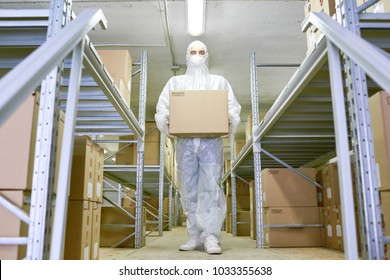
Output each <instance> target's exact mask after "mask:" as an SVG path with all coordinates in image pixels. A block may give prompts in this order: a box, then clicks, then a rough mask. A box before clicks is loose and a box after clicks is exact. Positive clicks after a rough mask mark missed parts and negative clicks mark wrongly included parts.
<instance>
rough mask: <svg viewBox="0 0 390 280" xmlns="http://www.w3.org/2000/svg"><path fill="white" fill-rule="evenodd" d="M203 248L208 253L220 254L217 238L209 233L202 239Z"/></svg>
mask: <svg viewBox="0 0 390 280" xmlns="http://www.w3.org/2000/svg"><path fill="white" fill-rule="evenodd" d="M204 250H205V251H206V253H207V254H209V255H220V254H222V249H221V247H219V245H218V239H217V238H216V237H215V236H213V235H211V236H208V237H207V238H206V240H205V241H204Z"/></svg>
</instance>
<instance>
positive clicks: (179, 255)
mask: <svg viewBox="0 0 390 280" xmlns="http://www.w3.org/2000/svg"><path fill="white" fill-rule="evenodd" d="M156 234H157V233H156ZM186 241H187V233H186V228H185V227H175V228H173V229H172V231H164V232H163V236H157V237H156V236H155V237H147V238H146V246H144V247H142V248H140V249H133V248H100V252H99V255H100V259H102V260H156V259H159V260H342V259H344V254H343V252H341V251H337V250H331V249H328V248H323V247H315V248H268V249H258V248H256V241H255V240H253V239H251V238H250V237H249V236H236V237H233V236H232V235H231V234H230V233H226V232H224V231H223V232H222V246H221V247H222V249H223V253H222V254H221V255H208V254H206V253H205V252H204V251H188V252H182V251H179V250H178V247H179V245H180V244H182V243H184V242H186Z"/></svg>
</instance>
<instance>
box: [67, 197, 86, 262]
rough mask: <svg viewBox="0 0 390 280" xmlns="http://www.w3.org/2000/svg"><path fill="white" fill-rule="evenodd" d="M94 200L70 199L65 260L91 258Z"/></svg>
mask: <svg viewBox="0 0 390 280" xmlns="http://www.w3.org/2000/svg"><path fill="white" fill-rule="evenodd" d="M92 209H93V202H91V201H87V200H69V201H68V218H67V219H66V233H65V243H64V244H65V245H64V259H65V260H89V259H90V258H91V256H90V252H91V246H92V245H93V244H91V242H92V239H91V236H92V221H93V218H92V215H93V212H92Z"/></svg>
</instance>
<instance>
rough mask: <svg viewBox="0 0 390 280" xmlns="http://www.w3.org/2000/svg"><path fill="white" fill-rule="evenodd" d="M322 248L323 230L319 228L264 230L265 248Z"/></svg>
mask: <svg viewBox="0 0 390 280" xmlns="http://www.w3.org/2000/svg"><path fill="white" fill-rule="evenodd" d="M286 237H287V238H286ZM322 246H323V245H322V237H321V228H319V227H300V228H293V227H290V228H289V227H285V228H264V247H269V248H273V247H322Z"/></svg>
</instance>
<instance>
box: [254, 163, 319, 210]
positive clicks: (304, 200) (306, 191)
mask: <svg viewBox="0 0 390 280" xmlns="http://www.w3.org/2000/svg"><path fill="white" fill-rule="evenodd" d="M297 170H298V171H300V172H301V173H303V174H304V175H305V176H307V177H309V178H311V179H313V180H315V178H316V177H315V169H314V168H298V169H297ZM261 176H262V192H263V193H262V200H263V207H274V206H276V207H281V206H318V201H317V190H316V186H315V185H314V184H312V183H310V182H309V181H308V180H306V179H305V178H303V177H302V176H300V175H298V174H296V173H295V172H293V171H291V170H289V169H288V168H265V169H263V170H262V171H261Z"/></svg>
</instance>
